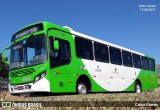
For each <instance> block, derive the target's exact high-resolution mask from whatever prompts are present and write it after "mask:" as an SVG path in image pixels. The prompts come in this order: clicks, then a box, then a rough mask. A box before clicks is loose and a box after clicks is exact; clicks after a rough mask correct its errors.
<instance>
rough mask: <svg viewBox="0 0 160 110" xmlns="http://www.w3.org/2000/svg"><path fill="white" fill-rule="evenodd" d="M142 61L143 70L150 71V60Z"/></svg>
mask: <svg viewBox="0 0 160 110" xmlns="http://www.w3.org/2000/svg"><path fill="white" fill-rule="evenodd" d="M141 59H142V68H143V69H144V70H148V69H149V65H148V59H147V58H146V57H141Z"/></svg>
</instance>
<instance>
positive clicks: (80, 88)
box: [76, 75, 91, 94]
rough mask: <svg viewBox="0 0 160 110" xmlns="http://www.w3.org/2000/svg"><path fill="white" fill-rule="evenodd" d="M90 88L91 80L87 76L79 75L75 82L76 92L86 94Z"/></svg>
mask: <svg viewBox="0 0 160 110" xmlns="http://www.w3.org/2000/svg"><path fill="white" fill-rule="evenodd" d="M90 90H91V81H90V79H89V77H88V76H86V75H81V76H79V77H78V79H77V82H76V92H77V93H78V94H87V93H88V92H89V91H90Z"/></svg>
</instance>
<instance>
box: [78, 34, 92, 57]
mask: <svg viewBox="0 0 160 110" xmlns="http://www.w3.org/2000/svg"><path fill="white" fill-rule="evenodd" d="M75 48H76V56H77V57H78V58H83V59H88V60H93V47H92V41H90V40H88V39H84V38H81V37H78V36H76V37H75Z"/></svg>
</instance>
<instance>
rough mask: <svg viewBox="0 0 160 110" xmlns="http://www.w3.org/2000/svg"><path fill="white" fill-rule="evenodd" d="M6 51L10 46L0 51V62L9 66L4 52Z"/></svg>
mask: <svg viewBox="0 0 160 110" xmlns="http://www.w3.org/2000/svg"><path fill="white" fill-rule="evenodd" d="M8 49H10V46H9V47H7V48H5V49H3V51H2V61H3V62H4V63H6V64H7V65H9V62H8V58H7V57H6V56H5V51H6V50H8Z"/></svg>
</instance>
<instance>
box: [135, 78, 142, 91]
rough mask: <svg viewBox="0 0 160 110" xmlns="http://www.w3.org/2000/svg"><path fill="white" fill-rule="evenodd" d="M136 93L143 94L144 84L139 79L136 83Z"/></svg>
mask: <svg viewBox="0 0 160 110" xmlns="http://www.w3.org/2000/svg"><path fill="white" fill-rule="evenodd" d="M135 92H136V93H140V92H142V84H141V81H140V80H139V79H137V80H136V81H135Z"/></svg>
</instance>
